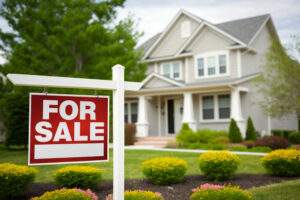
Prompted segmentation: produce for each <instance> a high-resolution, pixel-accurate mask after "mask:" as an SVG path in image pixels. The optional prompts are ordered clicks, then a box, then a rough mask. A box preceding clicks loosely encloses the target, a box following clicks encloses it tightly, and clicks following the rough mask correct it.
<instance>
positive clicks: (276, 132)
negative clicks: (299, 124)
mask: <svg viewBox="0 0 300 200" xmlns="http://www.w3.org/2000/svg"><path fill="white" fill-rule="evenodd" d="M271 132H272V135H274V136H280V137H284V138H285V139H288V138H289V135H290V134H291V133H293V132H294V131H293V130H285V129H274V130H271Z"/></svg>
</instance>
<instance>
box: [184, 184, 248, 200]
mask: <svg viewBox="0 0 300 200" xmlns="http://www.w3.org/2000/svg"><path fill="white" fill-rule="evenodd" d="M190 200H253V196H252V194H251V193H250V192H248V191H245V190H242V189H240V188H239V187H234V186H226V187H224V186H219V185H210V184H204V185H201V186H200V187H199V188H196V189H194V190H193V193H192V195H191V196H190Z"/></svg>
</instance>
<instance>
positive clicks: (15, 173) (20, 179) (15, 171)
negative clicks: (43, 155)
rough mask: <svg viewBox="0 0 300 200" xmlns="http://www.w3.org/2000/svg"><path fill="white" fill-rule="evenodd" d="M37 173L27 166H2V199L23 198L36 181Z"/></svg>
mask: <svg viewBox="0 0 300 200" xmlns="http://www.w3.org/2000/svg"><path fill="white" fill-rule="evenodd" d="M36 173H37V171H36V170H35V169H33V168H29V167H27V166H21V165H15V164H10V163H3V164H0V197H1V199H13V198H15V197H18V196H21V195H22V194H23V193H24V192H25V191H26V189H27V187H28V185H29V184H30V183H32V182H33V181H34V178H35V174H36Z"/></svg>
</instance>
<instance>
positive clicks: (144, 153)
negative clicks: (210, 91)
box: [0, 148, 265, 182]
mask: <svg viewBox="0 0 300 200" xmlns="http://www.w3.org/2000/svg"><path fill="white" fill-rule="evenodd" d="M125 156H126V158H125V177H126V179H136V178H142V177H143V176H142V172H141V168H140V164H141V163H142V162H143V161H144V160H146V159H148V158H152V157H158V156H176V157H179V158H182V159H184V160H186V161H187V162H188V171H187V175H193V174H201V172H200V170H199V168H198V164H197V159H198V156H199V154H197V153H183V152H162V151H151V150H126V152H125ZM240 158H241V165H240V168H239V170H238V173H247V174H262V173H265V170H264V168H263V167H262V165H261V161H260V158H261V157H260V156H248V155H240ZM3 162H11V163H16V164H22V165H27V151H24V150H18V151H8V150H5V149H3V148H1V149H0V163H3ZM84 165H90V166H96V167H99V168H102V169H104V170H105V173H104V179H107V180H111V179H112V172H113V171H112V170H113V165H112V151H110V161H109V162H107V163H93V164H84ZM63 166H64V165H47V166H36V167H35V168H37V169H39V173H38V174H37V177H36V179H35V181H36V182H51V181H53V179H52V174H53V172H54V171H55V170H56V169H58V168H60V167H63Z"/></svg>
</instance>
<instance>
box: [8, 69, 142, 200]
mask: <svg viewBox="0 0 300 200" xmlns="http://www.w3.org/2000/svg"><path fill="white" fill-rule="evenodd" d="M112 74H113V80H112V81H111V80H98V79H83V78H69V77H55V76H37V75H26V74H8V75H7V77H8V79H9V80H10V81H11V82H12V83H13V84H14V85H16V86H37V87H44V88H46V87H54V88H77V89H93V90H113V164H114V170H113V171H114V175H113V176H114V177H113V199H114V200H124V185H125V179H124V92H125V91H126V90H128V91H137V90H139V89H140V87H141V83H138V82H126V81H124V67H123V66H122V65H115V66H114V67H113V68H112Z"/></svg>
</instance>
